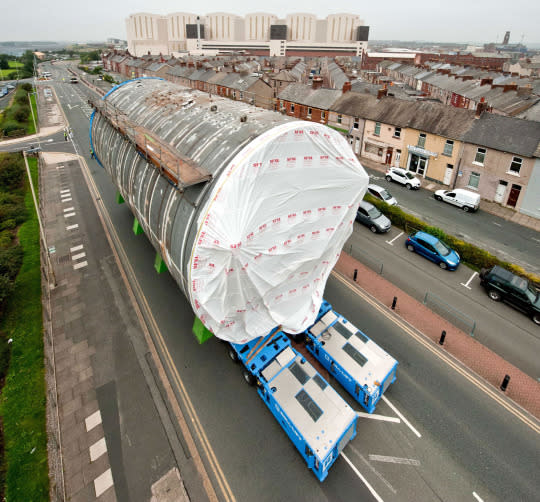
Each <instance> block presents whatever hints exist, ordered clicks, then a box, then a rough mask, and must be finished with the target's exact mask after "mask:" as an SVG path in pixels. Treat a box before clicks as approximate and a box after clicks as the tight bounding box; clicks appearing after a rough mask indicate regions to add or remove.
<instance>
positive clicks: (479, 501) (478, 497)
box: [472, 492, 484, 502]
mask: <svg viewBox="0 0 540 502" xmlns="http://www.w3.org/2000/svg"><path fill="white" fill-rule="evenodd" d="M472 494H473V497H474V498H475V499H476V500H478V502H484V501H483V500H482V499H481V498H480V496H479V495H478V494H477V493H476V492H472Z"/></svg>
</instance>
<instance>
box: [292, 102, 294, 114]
mask: <svg viewBox="0 0 540 502" xmlns="http://www.w3.org/2000/svg"><path fill="white" fill-rule="evenodd" d="M291 113H294V103H291Z"/></svg>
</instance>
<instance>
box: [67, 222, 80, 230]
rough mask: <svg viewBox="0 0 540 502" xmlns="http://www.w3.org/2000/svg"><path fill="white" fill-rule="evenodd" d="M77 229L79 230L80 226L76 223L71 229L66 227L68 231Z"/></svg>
mask: <svg viewBox="0 0 540 502" xmlns="http://www.w3.org/2000/svg"><path fill="white" fill-rule="evenodd" d="M76 228H79V225H78V224H77V223H75V225H70V226H69V227H66V230H74V229H76Z"/></svg>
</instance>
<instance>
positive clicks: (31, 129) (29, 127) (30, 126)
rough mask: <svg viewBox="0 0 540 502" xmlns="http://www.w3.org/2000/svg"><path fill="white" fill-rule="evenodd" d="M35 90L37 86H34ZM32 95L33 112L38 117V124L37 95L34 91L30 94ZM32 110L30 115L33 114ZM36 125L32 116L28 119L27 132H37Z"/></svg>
mask: <svg viewBox="0 0 540 502" xmlns="http://www.w3.org/2000/svg"><path fill="white" fill-rule="evenodd" d="M34 90H35V88H34ZM29 96H30V103H31V104H32V112H33V113H34V117H35V119H36V124H37V122H38V115H37V104H36V95H35V94H34V93H32V94H29ZM32 112H31V113H30V115H32ZM36 132H37V131H36V126H35V125H34V119H33V118H32V117H31V116H30V120H28V125H27V126H26V134H28V135H30V134H36Z"/></svg>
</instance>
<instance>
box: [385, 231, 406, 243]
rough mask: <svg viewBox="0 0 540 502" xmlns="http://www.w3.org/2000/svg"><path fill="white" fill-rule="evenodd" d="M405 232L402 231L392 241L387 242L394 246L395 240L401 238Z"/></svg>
mask: <svg viewBox="0 0 540 502" xmlns="http://www.w3.org/2000/svg"><path fill="white" fill-rule="evenodd" d="M403 234H404V232H401V233H400V234H399V235H396V236H395V237H394V238H393V239H392V240H391V241H386V244H390V246H393V245H394V241H395V240H396V239H399V238H400V237H401V236H402V235H403Z"/></svg>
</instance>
